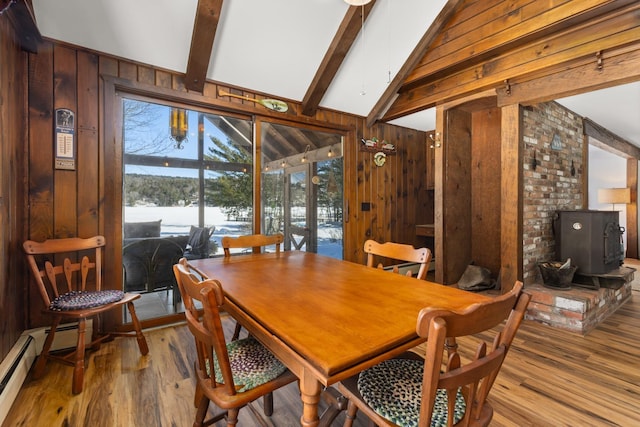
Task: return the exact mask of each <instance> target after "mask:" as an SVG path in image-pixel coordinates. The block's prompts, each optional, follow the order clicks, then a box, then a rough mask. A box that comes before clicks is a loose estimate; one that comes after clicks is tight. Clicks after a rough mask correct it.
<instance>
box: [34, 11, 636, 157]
mask: <svg viewBox="0 0 640 427" xmlns="http://www.w3.org/2000/svg"><path fill="white" fill-rule="evenodd" d="M457 3H458V1H457V0H449V1H447V0H429V1H425V0H372V1H371V3H369V4H368V5H366V6H364V7H358V6H349V5H347V4H346V3H345V2H344V0H227V1H223V0H200V1H198V0H180V1H169V0H136V1H130V0H92V1H87V0H56V1H55V2H54V1H50V0H33V9H34V13H35V18H36V22H37V25H38V28H39V30H40V32H41V34H42V36H43V37H45V38H49V39H52V40H57V41H62V42H65V43H69V44H72V45H76V46H81V47H84V48H87V49H90V50H93V51H97V52H102V53H106V54H110V55H114V56H117V57H122V58H126V59H129V60H133V61H136V62H139V63H143V64H148V65H151V66H154V67H158V68H162V69H166V70H170V71H174V72H178V73H184V74H185V82H186V85H187V87H188V88H189V89H190V90H195V91H199V90H201V88H202V85H203V84H204V80H205V79H208V80H213V81H217V82H222V83H225V84H227V85H231V86H237V87H242V88H246V89H249V90H251V91H255V92H261V93H263V94H268V95H271V96H273V97H279V98H281V99H284V100H294V101H298V102H301V103H302V104H303V111H304V112H306V113H313V111H315V109H317V108H318V107H323V108H328V109H334V110H338V111H344V112H348V113H353V114H358V115H361V116H365V117H367V119H368V121H369V122H372V121H374V120H376V119H379V118H381V117H383V116H384V113H385V111H386V110H387V108H388V107H389V106H390V105H391V104H392V103H393V101H394V99H395V97H396V94H397V91H398V89H399V88H400V85H401V83H402V81H403V80H404V78H405V77H406V76H407V75H408V74H409V73H410V72H411V71H412V69H413V67H414V65H415V64H416V62H417V61H418V60H419V59H420V58H421V57H422V55H423V53H424V51H425V50H426V47H427V45H428V44H429V43H430V42H431V40H432V38H433V37H434V35H435V34H436V33H437V31H438V29H439V28H440V26H441V25H442V24H443V22H444V21H445V20H446V18H447V17H448V14H449V13H450V11H451V9H452V8H453V7H454V6H455V5H456V4H457ZM363 12H364V13H363ZM560 101H561V103H563V104H564V105H566V106H567V107H568V108H570V109H572V110H573V111H574V112H576V113H577V114H579V115H582V116H586V117H589V118H590V119H592V120H593V121H595V122H597V123H599V124H600V125H602V126H604V127H606V128H607V129H609V130H610V131H612V132H614V133H616V134H618V135H620V136H622V137H623V138H625V139H627V140H628V141H631V142H633V143H635V144H637V145H639V146H640V85H638V84H629V85H625V86H624V87H619V88H612V89H604V90H601V91H598V92H594V93H591V94H586V95H578V96H574V97H571V98H566V99H563V100H560ZM622 106H623V107H624V108H621V107H622ZM434 122H435V112H434V110H433V109H432V108H431V109H426V110H423V111H419V112H417V113H413V114H410V115H408V116H405V117H401V118H398V119H395V120H393V121H391V123H394V124H398V125H401V126H406V127H410V128H414V129H420V130H430V129H433V128H434V127H435V124H434Z"/></svg>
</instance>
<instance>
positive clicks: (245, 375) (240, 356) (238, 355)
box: [207, 337, 287, 392]
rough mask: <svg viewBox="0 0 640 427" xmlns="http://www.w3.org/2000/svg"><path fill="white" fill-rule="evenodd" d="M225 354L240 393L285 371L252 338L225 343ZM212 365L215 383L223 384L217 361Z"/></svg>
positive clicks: (281, 365) (275, 359) (264, 348)
mask: <svg viewBox="0 0 640 427" xmlns="http://www.w3.org/2000/svg"><path fill="white" fill-rule="evenodd" d="M227 352H228V353H229V362H230V363H231V372H233V382H234V384H235V385H236V387H239V390H238V391H240V392H242V391H247V390H251V389H252V388H254V387H257V386H259V385H261V384H264V383H266V382H269V381H271V380H272V379H274V378H277V377H278V376H280V374H282V373H283V372H284V371H286V370H287V368H286V367H285V366H284V365H283V364H282V362H280V361H279V360H278V359H277V358H276V357H275V356H274V355H273V354H271V352H270V351H269V350H267V348H266V347H264V346H263V345H262V344H260V343H259V342H258V341H256V339H255V338H252V337H249V338H245V339H242V340H235V341H231V342H229V343H227ZM214 365H215V367H214V369H215V373H216V381H218V382H223V379H222V372H221V371H220V366H219V364H218V360H217V359H216V360H215V362H214ZM207 368H208V367H207ZM207 370H208V369H207Z"/></svg>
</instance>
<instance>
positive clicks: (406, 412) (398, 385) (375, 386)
mask: <svg viewBox="0 0 640 427" xmlns="http://www.w3.org/2000/svg"><path fill="white" fill-rule="evenodd" d="M423 373H424V362H423V361H421V360H411V359H391V360H387V361H384V362H382V363H380V364H378V365H376V366H373V367H372V368H369V369H367V370H365V371H363V372H361V373H360V376H359V377H358V391H360V394H361V395H362V398H363V399H364V401H365V402H366V403H367V405H369V406H370V407H371V408H372V409H373V410H374V411H375V412H376V413H378V414H379V415H380V416H382V417H384V418H386V419H388V420H389V421H391V422H393V423H396V424H397V425H399V426H402V427H416V426H417V425H418V418H419V417H420V398H421V397H422V377H423ZM465 410H466V404H465V401H464V397H463V396H462V393H461V392H460V390H458V394H457V396H456V405H455V413H454V418H453V421H454V424H455V423H457V422H459V421H460V420H461V419H462V418H463V417H464V413H465ZM446 425H447V394H446V391H445V390H442V389H439V390H438V392H437V394H436V402H435V405H434V406H433V413H432V416H431V427H436V426H446Z"/></svg>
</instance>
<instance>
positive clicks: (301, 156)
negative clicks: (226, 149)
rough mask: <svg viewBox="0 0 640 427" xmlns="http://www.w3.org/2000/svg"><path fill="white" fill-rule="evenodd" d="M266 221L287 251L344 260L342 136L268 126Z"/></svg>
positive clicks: (264, 182)
mask: <svg viewBox="0 0 640 427" xmlns="http://www.w3.org/2000/svg"><path fill="white" fill-rule="evenodd" d="M261 136H262V138H261V143H262V150H261V152H262V190H261V195H262V197H261V200H262V218H263V227H262V228H263V230H264V232H266V233H267V234H272V233H274V232H281V233H283V234H284V248H285V250H303V251H309V252H316V253H320V254H323V255H328V256H331V257H334V258H340V259H341V258H342V257H343V247H342V229H343V228H342V206H343V193H342V187H343V185H342V176H343V173H342V170H343V162H342V135H340V134H336V133H330V132H325V131H321V130H312V129H304V128H297V127H292V126H288V125H283V124H274V123H262V134H261Z"/></svg>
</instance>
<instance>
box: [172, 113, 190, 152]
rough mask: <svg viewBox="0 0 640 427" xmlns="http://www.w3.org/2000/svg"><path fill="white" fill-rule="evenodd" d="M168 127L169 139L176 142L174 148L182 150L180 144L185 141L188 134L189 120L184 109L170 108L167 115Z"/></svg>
mask: <svg viewBox="0 0 640 427" xmlns="http://www.w3.org/2000/svg"><path fill="white" fill-rule="evenodd" d="M169 127H170V128H171V139H173V140H174V141H175V142H176V148H177V149H180V150H181V149H182V148H183V147H182V142H183V141H184V140H185V139H187V133H188V132H189V120H188V116H187V110H185V109H184V108H176V107H172V108H171V114H170V115H169Z"/></svg>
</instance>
